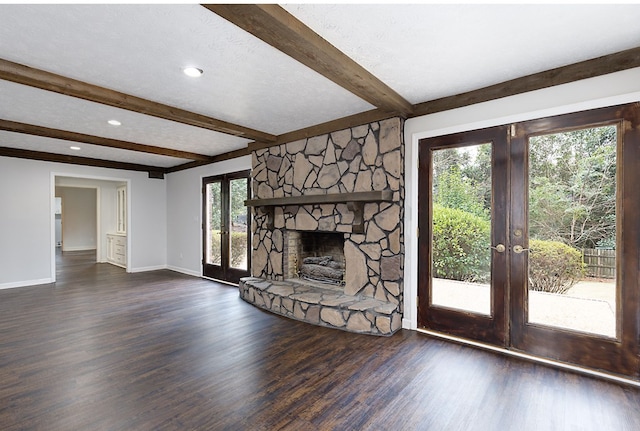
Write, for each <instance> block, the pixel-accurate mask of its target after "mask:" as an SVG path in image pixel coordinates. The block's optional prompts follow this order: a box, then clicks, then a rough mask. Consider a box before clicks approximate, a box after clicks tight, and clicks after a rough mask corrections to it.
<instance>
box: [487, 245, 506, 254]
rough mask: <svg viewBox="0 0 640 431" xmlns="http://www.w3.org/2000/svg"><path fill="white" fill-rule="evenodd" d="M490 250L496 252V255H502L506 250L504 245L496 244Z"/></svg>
mask: <svg viewBox="0 0 640 431" xmlns="http://www.w3.org/2000/svg"><path fill="white" fill-rule="evenodd" d="M491 248H492V249H494V250H495V251H497V252H498V253H504V251H505V250H506V247H505V246H504V244H498V245H496V246H495V247H493V246H492V247H491Z"/></svg>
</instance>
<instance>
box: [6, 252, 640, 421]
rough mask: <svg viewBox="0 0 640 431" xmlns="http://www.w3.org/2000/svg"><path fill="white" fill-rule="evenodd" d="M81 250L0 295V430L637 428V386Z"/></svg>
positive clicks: (639, 417)
mask: <svg viewBox="0 0 640 431" xmlns="http://www.w3.org/2000/svg"><path fill="white" fill-rule="evenodd" d="M93 260H94V256H93V255H92V254H87V253H65V255H64V256H60V258H59V272H58V282H57V283H56V284H53V285H46V286H34V287H24V288H16V289H7V290H3V291H0V429H2V430H4V431H8V430H47V431H57V430H61V431H62V430H64V431H70V430H74V431H75V430H127V431H131V430H233V431H237V430H296V431H300V430H394V431H397V430H400V431H402V430H518V431H524V430H545V431H550V430H581V431H582V430H597V431H607V430H616V431H624V430H639V429H640V390H639V389H637V388H634V387H630V386H624V385H620V384H616V383H612V382H608V381H603V380H598V379H595V378H592V377H587V376H582V375H578V374H573V373H570V372H566V371H562V370H558V369H554V368H549V367H546V366H544V365H540V364H534V363H529V362H525V361H521V360H518V359H514V358H510V357H505V356H501V355H498V354H494V353H491V352H486V351H482V350H478V349H475V348H472V347H467V346H462V345H458V344H453V343H449V342H446V341H442V340H438V339H433V338H430V337H428V336H426V335H423V334H419V333H416V332H412V331H401V332H399V333H397V334H396V335H394V336H393V337H389V338H383V337H374V336H369V335H356V334H350V333H346V332H341V331H336V330H332V329H326V328H320V327H316V326H310V325H308V324H304V323H300V322H296V321H291V320H287V319H285V318H283V317H279V316H275V315H272V314H268V313H266V312H263V311H260V310H259V309H257V308H254V307H252V306H250V305H248V304H246V303H244V302H243V301H241V300H240V299H239V298H238V291H237V289H236V288H234V287H230V286H226V285H222V284H218V283H215V282H211V281H207V280H202V279H198V278H193V277H188V276H185V275H181V274H177V273H173V272H171V271H154V272H147V273H136V274H126V273H125V271H124V270H122V269H120V268H117V267H115V266H112V265H108V264H95V263H93Z"/></svg>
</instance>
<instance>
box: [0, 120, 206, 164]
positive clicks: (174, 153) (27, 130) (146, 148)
mask: <svg viewBox="0 0 640 431" xmlns="http://www.w3.org/2000/svg"><path fill="white" fill-rule="evenodd" d="M0 130H4V131H7V132H14V133H22V134H26V135H33V136H42V137H45V138H53V139H62V140H65V141H72V142H81V143H85V144H91V145H99V146H101V147H109V148H118V149H121V150H129V151H138V152H142V153H149V154H157V155H160V156H169V157H177V158H180V159H190V160H199V161H207V162H208V161H210V160H211V156H207V155H204V154H198V153H192V152H189V151H181V150H174V149H171V148H161V147H155V146H153V145H145V144H136V143H134V142H127V141H120V140H117V139H109V138H103V137H100V136H92V135H85V134H83V133H76V132H69V131H66V130H58V129H50V128H48V127H42V126H35V125H33V124H25V123H18V122H15V121H8V120H1V119H0Z"/></svg>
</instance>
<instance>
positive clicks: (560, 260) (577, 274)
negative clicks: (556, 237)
mask: <svg viewBox="0 0 640 431" xmlns="http://www.w3.org/2000/svg"><path fill="white" fill-rule="evenodd" d="M584 274H585V264H584V262H583V261H582V252H580V250H577V249H575V248H573V247H570V246H568V245H566V244H563V243H561V242H558V241H542V240H538V239H532V240H529V288H530V289H531V290H537V291H541V292H549V293H566V292H567V291H568V290H569V289H571V287H572V286H573V285H574V284H576V283H577V282H578V281H579V280H580V279H581V278H582V277H584Z"/></svg>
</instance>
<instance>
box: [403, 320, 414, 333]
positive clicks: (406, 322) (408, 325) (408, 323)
mask: <svg viewBox="0 0 640 431" xmlns="http://www.w3.org/2000/svg"><path fill="white" fill-rule="evenodd" d="M411 323H412V322H411V319H402V329H410V330H412V331H415V330H416V328H414V327H413V325H412V324H411Z"/></svg>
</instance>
